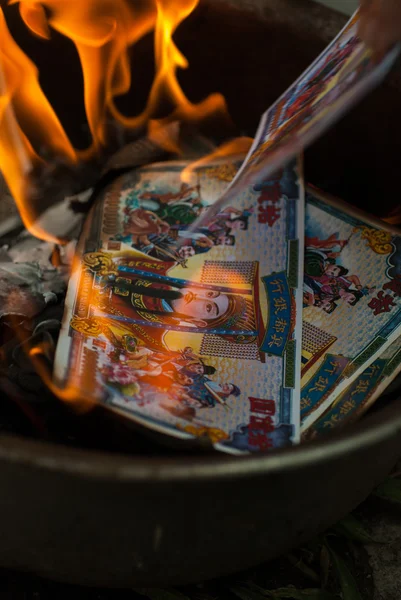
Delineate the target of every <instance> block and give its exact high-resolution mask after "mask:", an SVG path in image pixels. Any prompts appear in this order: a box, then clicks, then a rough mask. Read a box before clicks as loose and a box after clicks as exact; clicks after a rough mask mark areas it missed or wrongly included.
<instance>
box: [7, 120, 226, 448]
mask: <svg viewBox="0 0 401 600" xmlns="http://www.w3.org/2000/svg"><path fill="white" fill-rule="evenodd" d="M169 135H170V139H171V137H173V138H174V136H179V137H180V139H179V146H180V148H181V150H182V154H184V155H185V156H186V157H187V158H191V159H196V158H199V157H200V156H202V155H204V154H207V153H208V152H210V151H211V150H213V147H214V145H213V144H212V143H211V142H210V140H209V139H206V138H203V137H201V136H200V135H199V134H197V133H194V132H193V131H191V130H185V129H183V128H181V129H180V128H179V127H178V126H177V125H174V127H173V128H171V129H170V132H169ZM177 141H178V138H177ZM182 154H181V158H182ZM164 158H172V157H171V155H167V154H166V153H165V152H164V150H163V148H161V147H160V146H158V145H157V144H156V143H155V142H151V141H150V140H148V139H141V140H139V141H137V142H133V143H130V144H128V145H127V146H125V147H124V148H122V149H120V150H119V151H118V153H116V154H115V155H114V156H112V157H111V158H110V159H109V160H108V162H107V163H106V166H105V167H104V169H103V170H102V172H101V176H100V179H99V180H98V181H96V182H93V186H92V187H91V188H89V189H87V190H84V191H83V192H81V193H79V194H77V195H74V196H67V197H66V198H64V199H63V200H61V201H59V202H57V203H56V205H55V206H52V207H51V208H48V209H47V210H45V211H44V212H43V213H42V214H41V215H40V216H39V217H38V220H37V222H36V225H39V226H40V227H41V229H42V230H45V231H49V232H50V233H51V234H52V236H54V237H57V238H59V239H62V240H63V242H64V243H63V244H62V245H61V244H60V245H55V244H54V243H50V242H46V241H41V240H39V239H38V238H36V237H34V236H33V235H31V234H30V233H29V232H28V231H27V230H26V229H25V227H24V225H23V222H22V220H21V218H20V216H19V214H18V211H17V208H16V206H15V204H14V201H13V199H12V198H11V196H10V194H9V192H8V190H7V188H6V185H5V183H4V180H3V179H2V178H1V175H0V391H1V394H2V402H1V403H0V435H3V434H12V435H19V436H24V437H29V438H33V439H39V440H44V441H48V442H52V443H59V444H63V445H73V446H77V447H81V448H93V449H101V450H105V451H108V452H130V453H135V454H138V453H139V454H142V455H154V454H160V452H163V454H165V455H166V454H169V453H171V454H175V453H176V452H179V450H175V449H174V448H171V449H168V448H167V449H166V447H165V446H163V448H162V447H161V446H159V444H158V442H157V441H155V440H151V442H149V439H148V438H145V437H143V436H142V435H141V433H139V432H138V431H135V432H133V431H132V425H130V424H129V423H127V421H126V420H124V419H121V418H119V417H117V416H114V415H111V414H110V413H109V412H107V413H106V411H105V410H104V409H103V408H102V407H101V406H99V407H96V408H94V409H92V410H91V411H89V412H88V413H86V414H77V413H76V412H74V411H73V409H72V408H71V407H69V406H68V405H67V404H64V403H63V402H62V401H60V400H59V399H58V398H57V397H55V396H54V395H53V394H52V393H51V391H50V390H49V389H48V387H47V386H46V384H45V383H44V381H43V380H42V378H41V376H40V375H39V374H38V373H37V371H36V369H35V367H34V365H33V363H32V361H31V359H30V358H29V351H30V350H32V348H35V347H40V348H41V349H44V348H45V351H41V354H40V361H41V365H42V363H43V365H42V366H43V368H45V369H46V371H47V372H48V373H49V374H51V372H52V367H53V362H54V355H55V350H56V346H57V340H58V336H59V332H60V329H61V322H62V318H63V312H64V300H65V295H66V291H67V286H68V279H69V273H70V268H71V265H72V260H73V258H74V254H75V247H76V243H77V240H78V237H79V234H80V230H81V227H82V225H83V222H84V219H85V216H86V214H87V212H88V210H89V209H90V207H91V205H92V203H93V201H94V200H95V198H96V195H97V193H98V192H99V191H100V190H101V189H102V188H103V187H104V186H105V185H107V184H108V183H109V182H110V181H111V180H112V179H113V178H114V177H117V176H119V175H120V174H121V173H122V172H125V171H126V170H131V169H133V168H135V167H137V166H142V165H144V164H147V163H151V162H156V161H158V160H162V159H164ZM173 158H174V157H173ZM85 183H87V181H86V182H85Z"/></svg>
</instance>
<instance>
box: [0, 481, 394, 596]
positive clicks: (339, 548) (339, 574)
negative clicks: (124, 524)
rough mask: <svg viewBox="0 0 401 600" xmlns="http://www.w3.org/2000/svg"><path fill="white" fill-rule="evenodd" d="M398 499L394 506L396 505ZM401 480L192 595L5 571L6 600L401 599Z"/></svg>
mask: <svg viewBox="0 0 401 600" xmlns="http://www.w3.org/2000/svg"><path fill="white" fill-rule="evenodd" d="M389 498H392V500H389ZM400 572H401V479H399V478H398V475H397V474H396V476H395V477H392V478H391V479H390V478H389V479H388V480H387V481H386V482H385V483H384V484H383V485H382V486H379V488H378V491H376V492H375V494H373V495H372V496H371V497H370V498H368V500H367V501H366V502H365V503H364V504H362V505H361V506H360V507H359V508H358V509H357V510H356V511H355V513H354V514H353V515H351V516H349V517H347V518H346V519H344V520H343V521H342V522H340V523H339V524H338V525H337V526H336V527H335V528H333V529H332V530H330V531H329V532H326V534H325V535H324V536H321V537H320V538H319V539H316V540H313V541H312V542H311V543H310V544H308V545H306V546H305V547H303V548H299V549H297V550H295V551H293V552H292V553H291V554H289V555H287V556H284V557H281V558H279V559H277V560H275V561H272V562H270V563H268V564H265V565H262V566H260V567H258V568H256V569H253V570H251V571H248V572H244V573H240V574H238V575H236V576H231V577H229V578H223V579H221V580H215V581H212V582H208V583H205V584H201V583H200V584H198V585H193V586H187V587H184V588H174V589H173V588H169V589H156V588H154V589H150V588H146V589H144V588H141V589H135V590H119V591H112V590H102V589H95V588H81V587H78V586H69V585H63V584H58V583H53V582H49V581H45V580H42V579H39V578H37V577H35V576H32V575H24V574H19V573H15V572H8V571H1V570H0V598H1V600H67V599H68V600H70V599H72V598H74V599H75V598H77V599H84V600H131V599H132V600H134V599H138V600H141V599H143V600H146V598H147V599H149V600H217V599H222V600H264V599H265V598H266V599H269V598H272V599H273V600H274V599H276V600H279V599H281V598H292V599H295V600H339V599H341V598H342V599H343V600H400V599H401V577H400Z"/></svg>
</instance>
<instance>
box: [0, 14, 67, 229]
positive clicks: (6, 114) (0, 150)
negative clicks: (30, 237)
mask: <svg viewBox="0 0 401 600" xmlns="http://www.w3.org/2000/svg"><path fill="white" fill-rule="evenodd" d="M22 126H23V127H24V130H23V128H22ZM28 136H29V138H30V139H28ZM31 141H32V143H35V145H36V146H37V147H41V146H42V147H43V146H44V147H51V148H53V149H54V150H55V152H56V153H57V154H58V155H59V156H62V157H64V158H65V159H67V160H69V161H71V162H74V161H75V160H76V156H75V152H74V150H73V148H72V146H71V144H70V142H69V140H68V138H67V136H66V134H65V132H64V130H63V128H62V126H61V124H60V122H59V120H58V119H57V116H56V114H55V113H54V111H53V109H52V107H51V105H50V103H49V102H48V101H47V99H46V97H45V95H44V93H43V91H42V89H41V87H40V85H39V74H38V71H37V69H36V67H35V65H34V64H33V63H32V61H31V60H30V59H29V58H28V57H27V56H26V55H25V54H24V53H23V52H22V51H21V50H20V48H19V47H18V45H17V44H16V43H15V42H14V40H13V38H12V37H11V35H10V32H9V31H8V28H7V25H6V21H5V18H4V13H3V12H2V10H1V9H0V170H1V171H2V173H3V175H4V177H5V179H6V182H7V184H8V186H9V188H10V191H11V193H12V195H13V197H14V199H15V201H16V203H17V206H18V209H19V211H20V213H21V216H22V218H23V220H24V223H25V225H27V226H28V227H30V228H31V231H32V233H33V234H34V235H36V236H37V237H41V238H42V239H46V240H48V241H56V240H55V238H54V237H53V236H51V235H50V234H48V233H47V232H46V231H44V230H43V229H42V228H41V227H39V226H35V224H34V221H35V217H36V215H35V214H34V212H33V209H32V206H31V205H30V202H29V185H30V174H31V173H32V171H33V169H34V167H35V166H37V165H38V164H39V163H40V159H39V157H38V155H37V154H36V152H35V150H34V148H33V145H32V143H31Z"/></svg>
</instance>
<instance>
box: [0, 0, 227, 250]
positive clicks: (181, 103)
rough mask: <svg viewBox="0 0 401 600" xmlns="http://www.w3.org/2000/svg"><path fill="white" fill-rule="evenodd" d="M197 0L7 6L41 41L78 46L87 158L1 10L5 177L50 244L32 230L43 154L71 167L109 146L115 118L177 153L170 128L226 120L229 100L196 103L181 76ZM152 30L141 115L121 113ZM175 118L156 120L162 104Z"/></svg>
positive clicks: (63, 0)
mask: <svg viewBox="0 0 401 600" xmlns="http://www.w3.org/2000/svg"><path fill="white" fill-rule="evenodd" d="M198 3H199V0H137V1H136V2H131V1H129V0H80V1H79V2H78V1H71V0H9V4H18V5H19V11H20V15H21V18H22V20H23V22H24V23H25V25H26V26H27V27H28V28H29V30H30V31H31V32H32V33H33V34H34V35H36V36H38V37H40V38H41V39H42V40H45V41H49V40H51V34H52V30H54V31H57V32H58V33H60V34H62V35H64V36H65V37H67V38H69V39H70V40H71V41H72V42H73V43H74V45H75V47H76V49H77V52H78V56H79V59H80V63H81V67H82V73H83V79H84V105H85V111H86V116H87V121H88V124H89V128H90V131H91V135H92V144H91V146H90V148H88V149H87V150H86V151H76V150H75V149H74V148H73V146H72V144H71V142H70V140H69V139H68V136H67V134H66V132H65V131H64V129H63V127H62V125H61V123H60V121H59V119H58V117H57V115H56V114H55V112H54V110H53V108H52V107H51V105H50V103H49V101H48V100H47V98H46V96H45V94H44V93H43V90H42V89H41V87H40V84H39V73H38V70H37V68H36V66H35V65H34V63H33V62H32V61H31V60H30V59H29V58H28V56H26V54H25V53H24V52H23V51H22V50H21V49H20V48H19V46H18V45H17V44H16V42H15V41H14V40H13V38H12V36H11V34H10V32H9V30H8V28H7V24H6V20H5V16H4V13H3V11H2V10H1V9H0V170H1V171H2V173H3V175H4V177H5V179H6V181H7V184H8V186H9V188H10V191H11V193H12V195H13V196H14V198H15V200H16V203H17V205H18V208H19V210H20V213H21V216H22V218H23V221H24V224H25V225H26V227H27V228H29V229H30V230H31V232H32V233H33V234H34V235H36V236H37V237H40V238H42V239H45V240H47V241H53V242H56V241H57V239H56V237H55V236H52V235H51V234H50V233H49V232H47V231H46V230H44V229H43V228H42V227H41V226H40V225H39V224H37V223H35V220H36V214H35V210H34V208H33V205H32V203H31V202H30V186H33V182H34V173H35V171H36V170H37V169H40V167H41V165H43V163H42V158H41V155H43V154H44V153H45V154H46V155H50V156H54V157H55V158H56V159H57V160H60V159H62V161H64V162H65V163H67V164H68V163H69V164H71V165H74V164H75V163H76V162H77V161H78V160H87V159H89V158H92V157H93V156H94V155H96V154H97V153H99V152H100V151H101V149H102V148H104V147H105V146H107V143H108V140H107V127H106V124H107V122H108V121H110V118H113V119H115V120H116V121H117V122H118V123H120V124H121V125H123V126H124V127H126V128H129V129H130V130H141V129H143V128H147V129H148V131H149V134H150V135H151V136H153V137H157V136H158V137H162V138H163V143H164V147H166V148H167V149H169V150H172V151H175V152H177V151H178V148H177V146H176V144H175V143H174V141H173V140H170V139H167V138H166V134H165V133H163V135H162V136H161V135H160V134H159V133H158V132H159V131H163V128H164V127H165V125H166V124H167V123H170V122H172V121H176V120H185V121H192V122H193V121H199V120H201V119H204V118H207V117H209V116H210V115H214V114H216V113H218V114H225V115H227V114H228V113H227V107H226V103H225V100H224V97H223V96H221V95H220V94H212V95H210V96H209V97H207V98H206V99H205V100H203V101H202V102H200V103H198V104H194V103H192V102H191V101H190V100H189V99H188V98H187V97H186V95H185V94H184V92H183V90H182V89H181V87H180V85H179V82H178V79H177V71H178V69H185V68H187V67H188V61H187V59H186V58H185V56H184V55H183V54H182V52H181V51H180V50H179V48H178V47H177V45H176V44H175V42H174V40H173V36H174V33H175V32H176V30H177V27H178V26H179V25H180V24H181V23H182V22H183V21H184V20H185V19H186V18H187V17H188V16H189V15H190V14H191V13H192V12H193V11H194V9H195V8H196V6H197V5H198ZM152 31H154V46H155V77H154V81H153V84H152V87H151V90H150V93H149V97H148V101H147V104H146V106H145V108H144V110H143V111H142V112H141V113H140V114H139V115H136V116H134V117H128V116H125V115H123V114H122V113H121V112H120V111H119V110H118V108H117V107H116V104H115V101H116V98H117V97H118V96H121V95H123V94H126V93H127V92H133V91H134V90H133V83H132V81H131V70H130V52H131V49H132V47H133V46H134V45H135V44H136V43H137V42H138V41H139V40H140V39H142V38H143V37H144V36H145V35H147V34H149V33H151V32H152ZM166 100H167V101H168V102H169V105H171V106H172V112H171V114H170V115H169V116H168V117H166V118H164V119H161V120H156V117H157V116H158V113H160V109H161V107H162V104H163V102H164V101H166Z"/></svg>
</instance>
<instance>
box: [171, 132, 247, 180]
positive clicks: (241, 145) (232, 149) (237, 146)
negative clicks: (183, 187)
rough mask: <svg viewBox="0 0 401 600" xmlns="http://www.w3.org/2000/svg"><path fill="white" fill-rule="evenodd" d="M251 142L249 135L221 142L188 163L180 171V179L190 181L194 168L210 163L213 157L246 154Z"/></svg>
mask: <svg viewBox="0 0 401 600" xmlns="http://www.w3.org/2000/svg"><path fill="white" fill-rule="evenodd" d="M252 143H253V139H252V138H250V137H238V138H235V139H234V140H230V141H229V142H226V143H224V144H222V145H221V146H219V147H218V148H217V149H216V150H213V152H211V153H210V154H208V155H207V156H203V157H202V158H200V159H199V160H197V161H194V162H192V163H191V164H190V165H188V166H187V167H186V168H185V169H184V170H183V172H182V173H181V179H182V181H184V182H185V183H190V181H191V175H192V173H193V171H194V169H197V168H199V167H201V166H202V165H206V164H208V163H210V162H211V161H213V159H218V158H227V157H230V156H231V157H233V156H236V155H240V154H242V155H243V154H246V153H247V152H248V151H249V150H250V148H251V146H252Z"/></svg>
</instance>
